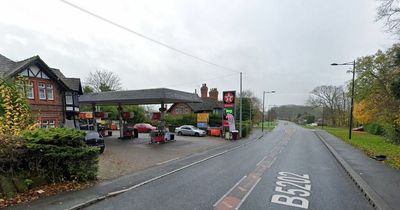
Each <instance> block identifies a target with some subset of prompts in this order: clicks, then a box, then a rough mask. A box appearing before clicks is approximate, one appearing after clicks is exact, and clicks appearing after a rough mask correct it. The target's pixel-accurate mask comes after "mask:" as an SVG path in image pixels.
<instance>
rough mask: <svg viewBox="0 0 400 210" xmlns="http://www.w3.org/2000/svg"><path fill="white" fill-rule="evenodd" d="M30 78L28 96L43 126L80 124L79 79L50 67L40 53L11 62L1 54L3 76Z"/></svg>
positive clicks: (33, 113) (26, 87)
mask: <svg viewBox="0 0 400 210" xmlns="http://www.w3.org/2000/svg"><path fill="white" fill-rule="evenodd" d="M16 76H23V77H26V78H27V79H28V82H27V84H26V86H25V91H26V96H27V98H28V100H29V102H30V104H31V110H32V116H33V117H34V119H35V120H36V121H38V122H40V123H41V126H42V127H43V128H50V127H58V126H59V125H60V124H61V123H62V124H69V127H78V126H79V125H77V124H76V120H77V119H79V101H78V97H79V95H82V86H81V82H80V79H79V78H67V77H65V76H64V75H63V74H62V73H61V71H60V70H59V69H54V68H50V67H49V66H48V65H47V64H46V63H45V62H44V61H43V60H42V59H41V58H40V57H39V56H33V57H31V58H28V59H25V60H22V61H12V60H10V59H8V58H6V57H4V56H3V55H1V54H0V77H5V78H7V77H8V78H10V77H11V78H14V77H16Z"/></svg>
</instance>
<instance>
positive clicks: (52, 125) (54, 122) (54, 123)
mask: <svg viewBox="0 0 400 210" xmlns="http://www.w3.org/2000/svg"><path fill="white" fill-rule="evenodd" d="M55 127H56V121H54V120H50V121H49V128H55Z"/></svg>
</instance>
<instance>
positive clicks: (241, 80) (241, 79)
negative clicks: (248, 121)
mask: <svg viewBox="0 0 400 210" xmlns="http://www.w3.org/2000/svg"><path fill="white" fill-rule="evenodd" d="M242 83H243V78H242V72H240V117H239V129H240V130H239V137H240V138H242V114H243V112H242V108H243V100H242V99H243V92H242Z"/></svg>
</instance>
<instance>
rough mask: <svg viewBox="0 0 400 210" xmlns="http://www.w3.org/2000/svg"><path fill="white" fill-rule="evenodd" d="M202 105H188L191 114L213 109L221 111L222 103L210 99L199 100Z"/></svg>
mask: <svg viewBox="0 0 400 210" xmlns="http://www.w3.org/2000/svg"><path fill="white" fill-rule="evenodd" d="M201 100H202V103H188V106H190V108H191V109H192V110H193V112H202V111H213V110H214V109H222V107H223V105H222V101H217V100H215V99H212V98H201Z"/></svg>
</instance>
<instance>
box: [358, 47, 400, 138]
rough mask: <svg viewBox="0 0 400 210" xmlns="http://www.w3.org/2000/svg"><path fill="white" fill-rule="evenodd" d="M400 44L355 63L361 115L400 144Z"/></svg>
mask: <svg viewBox="0 0 400 210" xmlns="http://www.w3.org/2000/svg"><path fill="white" fill-rule="evenodd" d="M399 58H400V45H399V44H395V45H393V46H392V47H391V48H389V49H388V50H386V51H384V52H383V51H381V50H379V51H378V52H377V53H375V54H374V55H369V56H364V57H361V58H359V59H358V60H357V65H356V72H357V79H356V86H355V89H356V92H355V100H356V102H361V101H364V103H366V104H367V105H368V106H367V108H366V109H364V110H363V112H365V113H361V115H367V116H371V118H372V119H371V122H374V123H379V124H380V125H382V126H383V127H384V129H385V134H387V135H388V136H387V137H388V138H389V139H391V140H392V141H394V142H398V143H400V111H399V107H400V100H399V97H398V96H399V90H398V88H399V78H400V62H399V61H400V59H399Z"/></svg>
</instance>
